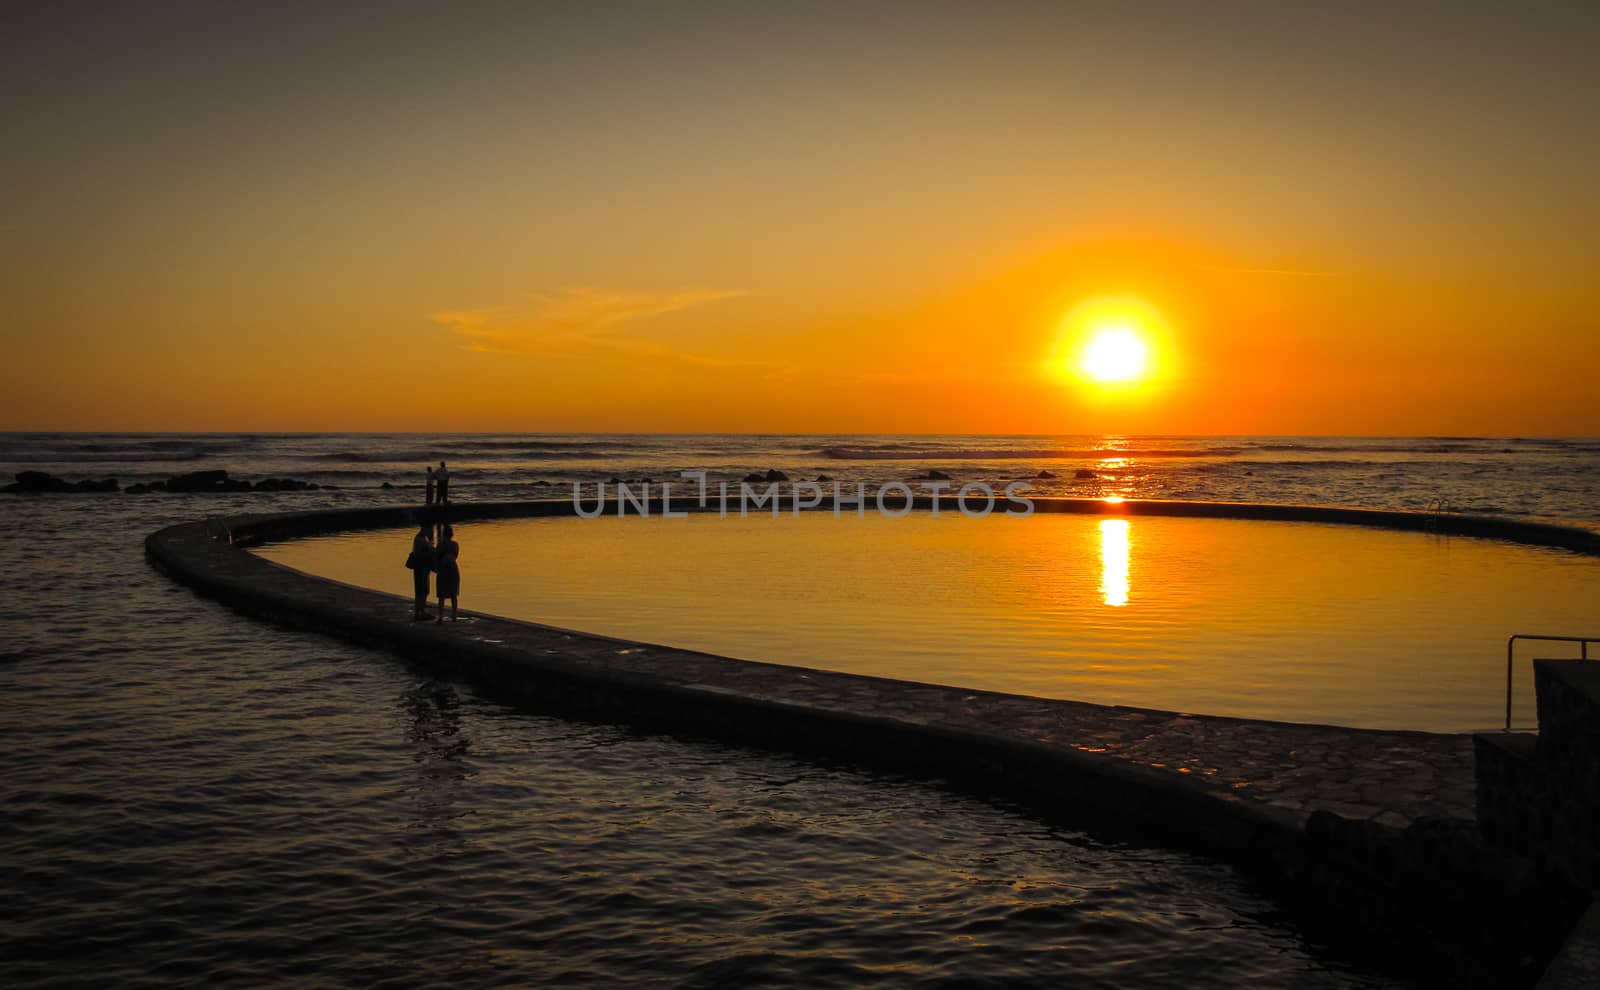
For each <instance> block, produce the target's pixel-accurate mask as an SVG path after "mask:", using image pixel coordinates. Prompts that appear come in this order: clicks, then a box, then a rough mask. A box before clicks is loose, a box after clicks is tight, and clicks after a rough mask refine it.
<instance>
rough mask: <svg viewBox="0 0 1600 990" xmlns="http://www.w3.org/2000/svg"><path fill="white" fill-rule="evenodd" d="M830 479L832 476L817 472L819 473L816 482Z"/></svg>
mask: <svg viewBox="0 0 1600 990" xmlns="http://www.w3.org/2000/svg"><path fill="white" fill-rule="evenodd" d="M832 480H833V479H832V478H830V477H828V476H827V475H825V474H819V475H817V481H818V482H823V481H832Z"/></svg>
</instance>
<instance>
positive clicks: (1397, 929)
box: [146, 499, 1600, 985]
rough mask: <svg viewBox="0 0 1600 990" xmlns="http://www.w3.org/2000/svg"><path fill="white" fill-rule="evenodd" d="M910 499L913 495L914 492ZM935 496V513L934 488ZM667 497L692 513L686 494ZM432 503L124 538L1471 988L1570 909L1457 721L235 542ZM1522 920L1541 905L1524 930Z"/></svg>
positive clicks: (654, 722)
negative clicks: (964, 667) (801, 635)
mask: <svg viewBox="0 0 1600 990" xmlns="http://www.w3.org/2000/svg"><path fill="white" fill-rule="evenodd" d="M1034 503H1035V506H1036V509H1037V511H1041V512H1089V513H1105V514H1128V515H1152V514H1159V515H1187V516H1210V517H1227V518H1243V519H1265V520H1293V521H1310V522H1326V523H1338V524H1349V525H1365V526H1380V527H1384V528H1392V529H1409V530H1427V531H1435V532H1440V533H1448V534H1457V535H1467V536H1475V537H1488V538H1496V539H1505V540H1514V541H1517V542H1521V543H1527V544H1533V545H1539V546H1554V547H1563V548H1566V549H1570V550H1574V551H1577V552H1582V553H1590V554H1597V553H1600V536H1597V534H1596V533H1595V532H1593V531H1590V530H1586V529H1579V528H1572V527H1562V526H1553V525H1545V524H1539V523H1525V522H1518V521H1514V520H1503V519H1494V518H1481V517H1470V516H1459V515H1454V514H1438V515H1432V514H1416V513H1400V512H1384V511H1374V510H1359V509H1338V508H1308V507H1294V506H1274V505H1250V504H1233V503H1214V502H1169V501H1138V502H1120V503H1116V502H1104V501H1099V500H1083V499H1035V500H1034ZM887 504H891V505H893V504H894V503H887ZM899 504H900V505H901V506H903V504H904V503H899ZM931 505H932V502H931V500H929V499H916V500H913V507H915V508H929V507H931ZM940 505H941V509H944V508H948V509H949V510H951V511H954V510H955V509H956V504H955V502H954V500H951V499H944V500H941V502H940ZM671 507H672V509H673V510H674V511H679V510H682V511H694V510H696V509H698V508H699V507H698V506H697V505H695V504H694V503H693V502H692V501H690V500H682V501H679V500H674V502H673V505H672V506H671ZM662 508H665V506H663V505H662V504H661V503H660V501H659V500H658V501H656V502H655V503H653V504H652V511H653V512H655V513H657V514H659V512H660V510H661V509H662ZM824 509H826V506H824ZM609 511H612V512H614V511H615V506H614V505H612V506H610V507H609ZM444 512H445V510H441V509H438V508H432V509H415V508H407V507H385V508H371V509H349V510H330V511H322V512H306V513H293V514H285V515H274V516H242V517H237V518H233V519H227V520H220V521H213V522H206V523H190V524H184V525H179V526H173V527H170V528H167V529H163V530H161V531H159V532H157V533H154V534H152V535H151V536H150V537H148V539H147V540H146V550H147V554H148V556H149V558H150V560H151V561H152V562H153V563H154V564H156V565H157V566H158V567H159V568H160V569H162V570H163V571H165V572H166V573H168V574H170V575H171V576H172V577H174V578H176V579H177V580H179V581H181V582H183V583H185V584H187V585H189V586H191V587H193V588H195V589H196V590H197V591H199V592H200V593H202V594H205V595H207V596H209V597H212V598H216V599H219V600H221V601H223V602H226V603H228V604H230V605H232V606H234V607H236V608H238V609H240V610H242V611H245V612H247V613H250V614H253V615H258V616H261V617H264V618H267V619H270V620H273V621H275V622H279V623H282V624H285V625H288V626H293V627H297V628H304V629H312V630H317V631H321V632H325V633H330V634H332V635H335V636H338V637H341V638H344V639H347V640H352V641H355V642H359V643H364V644H369V645H373V646H378V647H382V648H385V649H388V650H392V651H395V652H398V653H401V654H403V655H405V656H407V657H409V658H411V659H412V660H413V661H415V662H418V663H420V664H422V665H423V666H425V667H427V668H429V669H431V670H433V671H436V672H438V673H440V674H442V675H445V676H451V677H461V678H465V679H469V680H472V681H475V682H478V683H480V684H482V685H485V686H486V687H487V688H488V689H489V690H491V691H493V692H495V693H496V694H497V695H499V696H502V697H505V698H507V699H508V700H513V701H516V702H518V703H523V704H528V705H531V706H534V707H537V708H540V709H545V710H554V711H560V712H564V713H577V714H580V715H585V716H593V717H599V718H605V719H615V720H624V721H629V722H633V723H637V724H642V725H645V726H648V727H652V728H660V729H666V730H670V731H676V732H683V733H688V734H693V735H699V736H707V737H714V738H719V739H724V740H730V741H734V742H739V743H751V744H756V745H762V746H776V747H781V748H784V749H788V750H792V751H799V752H803V753H820V754H827V755H829V756H831V757H836V758H843V759H846V760H849V761H852V762H856V763H861V764H867V765H874V766H885V767H891V768H895V769H902V770H909V771H912V772H917V773H922V774H927V775H932V776H936V777H939V778H942V779H950V780H955V781H960V782H963V783H964V784H967V785H970V786H974V787H977V788H979V789H982V790H984V791H988V792H995V793H1001V794H1005V795H1007V796H1009V797H1011V798H1015V799H1020V800H1024V801H1027V802H1030V803H1032V804H1034V805H1036V806H1039V807H1041V808H1044V809H1048V810H1052V811H1058V812H1064V813H1067V814H1070V815H1072V816H1073V817H1074V818H1076V819H1079V820H1081V819H1082V818H1083V817H1084V816H1090V817H1093V818H1095V819H1097V820H1100V821H1102V822H1111V823H1114V824H1115V825H1116V827H1118V828H1119V829H1124V830H1126V829H1132V830H1134V831H1135V833H1136V834H1144V835H1148V836H1153V837H1157V838H1159V839H1160V841H1163V842H1167V843H1171V844H1177V845H1181V846H1185V847H1191V848H1198V849H1201V850H1204V851H1208V852H1211V853H1214V854H1219V855H1223V856H1225V857H1227V858H1229V859H1232V860H1234V861H1235V862H1241V863H1248V864H1251V865H1253V866H1256V867H1261V868H1265V869H1266V871H1267V874H1268V875H1269V876H1272V877H1276V878H1278V879H1279V880H1288V881H1291V882H1292V883H1294V884H1296V885H1297V886H1298V888H1299V889H1300V890H1301V891H1302V892H1304V891H1312V892H1315V893H1316V895H1317V900H1318V901H1319V903H1322V904H1324V905H1325V906H1332V907H1333V908H1335V909H1337V910H1338V911H1339V913H1340V915H1341V917H1344V918H1346V920H1350V919H1355V920H1356V922H1357V923H1356V927H1357V928H1359V929H1361V930H1362V931H1363V933H1364V934H1365V935H1366V936H1368V937H1376V938H1382V939H1388V940H1395V941H1396V944H1395V945H1394V946H1393V947H1392V948H1393V952H1394V954H1395V957H1396V958H1404V957H1407V956H1408V955H1409V956H1410V957H1415V956H1416V954H1417V946H1416V944H1415V943H1414V942H1413V941H1411V938H1412V936H1413V935H1414V931H1413V925H1415V924H1418V923H1426V927H1427V929H1428V930H1429V931H1432V932H1434V933H1435V934H1437V932H1438V931H1439V930H1440V925H1441V924H1443V925H1444V926H1445V927H1448V928H1449V929H1450V930H1451V934H1450V935H1449V937H1448V938H1445V939H1443V941H1440V942H1438V943H1437V944H1436V945H1435V946H1434V948H1435V949H1436V950H1437V951H1438V952H1440V953H1443V954H1445V956H1447V957H1450V958H1453V959H1455V960H1456V961H1455V962H1454V963H1452V964H1451V965H1452V967H1456V966H1460V967H1461V969H1460V973H1461V976H1462V979H1463V981H1464V982H1462V985H1478V983H1479V980H1480V978H1482V977H1485V976H1487V975H1492V976H1493V978H1494V979H1496V980H1504V979H1507V978H1511V977H1512V976H1513V970H1525V968H1526V966H1527V959H1528V958H1539V957H1540V956H1545V957H1547V956H1548V953H1549V951H1553V950H1548V949H1545V948H1543V945H1544V942H1545V941H1546V940H1547V939H1548V937H1549V936H1548V933H1549V930H1550V924H1559V923H1560V912H1561V911H1570V903H1568V902H1566V901H1561V902H1560V911H1558V912H1557V914H1558V917H1557V918H1555V919H1552V918H1551V917H1550V916H1551V912H1552V911H1555V910H1556V908H1553V907H1552V905H1551V899H1550V896H1549V892H1548V890H1544V889H1542V888H1541V887H1540V886H1539V885H1534V886H1532V887H1530V886H1529V885H1528V875H1527V872H1526V869H1525V868H1524V867H1523V866H1522V865H1519V864H1518V863H1509V865H1508V862H1509V861H1508V860H1506V858H1505V857H1503V856H1502V855H1500V854H1498V853H1496V852H1494V851H1493V850H1490V849H1488V848H1487V847H1486V846H1484V845H1483V844H1482V843H1481V842H1480V841H1479V840H1478V838H1477V824H1476V821H1475V815H1474V800H1475V795H1474V781H1473V763H1472V759H1473V743H1472V738H1471V737H1470V736H1468V735H1441V734H1432V733H1423V732H1392V731H1373V730H1363V729H1349V728H1340V727H1333V726H1317V725H1300V724H1293V723H1280V722H1263V721H1251V720H1245V719H1232V718H1221V717H1213V716H1204V715H1191V714H1183V713H1177V712H1163V711H1153V710H1148V709H1136V708H1124V707H1110V706H1099V705H1088V704H1082V703H1076V702H1069V701H1054V700H1048V699H1039V698H1029V697H1022V696H1017V695H1006V694H998V693H991V692H984V691H973V690H967V689H961V688H952V687H943V686H938V685H929V684H918V683H912V682H904V681H893V680H886V679H882V678H874V677H864V676H859V675H852V674H842V673H835V672H831V671H823V670H816V669H809V668H803V667H794V666H782V665H776V664H766V663H756V662H751V661H744V660H734V659H730V658H726V657H719V656H714V655H710V654H705V653H698V652H695V651H691V650H680V649H676V648H673V647H670V646H661V645H655V644H647V643H638V642H632V641H627V640H619V639H613V638H610V637H605V636H597V635H593V634H588V633H583V632H579V631H574V630H565V629H558V628H553V627H550V626H544V625H540V624H537V623H530V622H519V621H514V620H509V619H504V618H500V617H496V616H489V615H482V614H478V613H470V612H468V613H463V614H466V615H468V616H469V617H470V620H471V621H469V622H466V623H462V624H459V625H457V624H449V623H446V624H442V625H435V624H434V623H431V622H424V623H414V622H412V621H411V602H410V599H408V598H405V597H402V596H398V595H389V594H384V593H382V592H378V591H373V590H370V589H365V588H357V587H353V586H350V585H345V584H340V583H338V582H334V581H330V580H327V579H323V578H318V577H315V576H312V575H309V574H304V573H301V572H299V571H295V570H292V569H290V568H287V567H283V566H280V565H277V564H273V563H271V562H268V561H266V560H264V559H262V558H260V557H258V556H256V555H254V554H251V553H248V552H247V551H246V549H245V548H246V547H248V546H251V545H255V544H260V543H264V542H272V541H277V540H284V539H291V538H295V537H303V536H309V535H314V534H320V533H330V532H338V531H345V530H356V529H375V528H396V529H398V528H400V527H407V526H414V525H416V524H417V522H418V521H419V520H425V521H434V520H438V521H443V519H444ZM448 513H449V520H450V521H451V522H463V521H469V520H480V519H496V518H513V517H526V516H570V515H574V506H573V503H572V502H571V500H561V501H536V502H516V503H480V504H472V503H467V504H462V505H453V506H450V507H449V509H448ZM408 548H409V537H408V535H404V534H397V538H396V552H395V561H396V565H395V566H396V568H397V572H398V569H399V567H400V562H401V561H402V560H403V554H404V552H405V551H406V550H407V549H408ZM1452 878H1455V879H1452ZM1541 882H1542V881H1541ZM1376 908H1381V910H1375V909H1376ZM1358 916H1360V917H1358ZM1361 917H1370V918H1371V919H1372V920H1373V925H1372V926H1370V927H1368V926H1366V925H1365V924H1364V923H1362V922H1361ZM1441 919H1442V921H1441ZM1567 922H1568V923H1570V919H1567ZM1536 923H1542V924H1545V927H1544V929H1543V931H1541V930H1540V929H1539V928H1538V927H1537V925H1536ZM1530 925H1533V926H1534V927H1531V928H1530ZM1559 930H1560V931H1564V930H1565V926H1561V927H1560V928H1559ZM1499 949H1504V954H1505V956H1506V959H1520V960H1521V961H1520V962H1516V963H1513V962H1507V961H1505V960H1500V961H1499V962H1497V963H1496V964H1495V965H1492V966H1490V967H1489V968H1488V969H1485V968H1484V966H1485V965H1487V964H1486V963H1485V961H1484V959H1483V955H1484V953H1485V952H1490V953H1491V954H1494V955H1495V956H1496V959H1499V956H1500V955H1501V953H1499V952H1498V951H1497V950H1499ZM1530 952H1531V953H1532V956H1530V955H1529V953H1530ZM1463 960H1472V962H1470V964H1469V963H1463V962H1462V961H1463ZM1501 963H1503V964H1504V966H1511V967H1512V968H1511V970H1507V969H1505V968H1503V966H1501ZM1512 982H1516V980H1515V979H1512ZM1495 985H1499V984H1495Z"/></svg>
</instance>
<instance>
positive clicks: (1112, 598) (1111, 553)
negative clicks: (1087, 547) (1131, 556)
mask: <svg viewBox="0 0 1600 990" xmlns="http://www.w3.org/2000/svg"><path fill="white" fill-rule="evenodd" d="M1119 501H1120V499H1119ZM1130 529H1131V527H1130V526H1129V525H1128V520H1126V519H1102V520H1100V594H1101V596H1102V597H1103V598H1104V599H1105V603H1106V604H1107V605H1110V606H1111V607H1112V608H1120V607H1122V606H1123V605H1126V604H1128V548H1129V546H1130V542H1129V539H1128V533H1129V530H1130Z"/></svg>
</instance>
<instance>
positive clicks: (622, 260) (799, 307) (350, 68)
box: [0, 0, 1600, 436]
mask: <svg viewBox="0 0 1600 990" xmlns="http://www.w3.org/2000/svg"><path fill="white" fill-rule="evenodd" d="M1394 6H1395V7H1396V8H1397V9H1394V10H1380V9H1377V5H1356V6H1355V7H1350V8H1348V9H1340V7H1339V6H1338V5H1323V4H1314V5H1313V4H1307V5H1287V4H1236V3H1217V4H1174V5H1168V4H1140V3H1130V4H1073V3H1066V2H1059V3H1037V4H1035V3H1007V2H987V3H972V4H951V3H940V2H921V3H848V4H847V3H808V4H794V3H787V4H774V3H763V2H757V0H747V2H743V3H737V4H718V3H710V2H706V3H692V4H690V3H680V4H665V3H652V4H640V5H620V4H606V3H576V4H561V3H539V4H525V3H506V4H470V3H468V4H450V5H443V4H434V5H421V4H418V5H409V4H401V3H384V4H358V3H337V4H313V5H295V4H279V3H273V4H254V5H234V4H195V5H181V4H162V3H141V4H107V5H95V4H86V3H63V4H49V5H46V4H39V5H31V6H29V5H23V4H9V5H6V7H5V9H4V12H3V13H0V77H3V83H4V85H3V87H0V115H3V119H4V134H5V136H6V137H5V142H4V143H5V151H4V153H3V154H0V205H3V211H0V231H3V236H0V290H3V295H4V299H5V305H4V307H3V308H0V320H3V332H4V336H5V340H4V345H5V351H6V353H7V355H8V360H7V361H6V363H5V365H4V371H3V372H0V376H3V378H0V385H3V389H0V430H95V431H101V430H141V431H142V430H157V431H159V430H171V431H199V430H205V431H212V430H215V431H236V430H245V431H268V430H273V431H276V430H284V431H295V430H307V431H339V430H372V431H409V430H418V431H434V430H440V431H480V430H481V431H539V432H546V431H550V432H555V431H596V432H606V431H706V432H828V433H834V432H846V433H881V432H919V433H922V432H933V433H938V432H953V433H990V432H998V433H1054V434H1061V433H1103V432H1111V433H1166V434H1184V433H1194V434H1216V433H1226V434H1387V435H1488V436H1501V435H1519V436H1572V435H1582V436H1594V435H1600V400H1597V396H1600V392H1597V390H1596V382H1597V379H1600V316H1597V314H1600V278H1597V277H1596V274H1597V272H1596V267H1597V262H1600V184H1597V183H1596V182H1595V181H1594V177H1595V176H1596V175H1600V128H1596V127H1595V126H1594V124H1593V121H1592V119H1591V118H1592V106H1593V103H1594V100H1595V97H1596V95H1597V94H1600V69H1597V67H1596V66H1597V65H1600V60H1596V59H1594V58H1592V54H1593V51H1594V50H1595V47H1596V44H1597V43H1600V8H1596V7H1594V6H1592V5H1590V6H1588V7H1587V9H1584V5H1575V4H1571V5H1569V4H1563V5H1537V4H1534V5H1516V6H1515V7H1513V6H1512V5H1506V6H1504V7H1503V8H1502V9H1500V10H1487V9H1479V8H1478V7H1476V6H1475V5H1469V4H1451V5H1425V4H1400V5H1394ZM1085 306H1087V307H1088V308H1089V310H1095V308H1096V307H1100V308H1101V309H1104V308H1105V307H1106V306H1110V307H1112V308H1113V309H1114V308H1116V307H1117V306H1123V307H1124V308H1125V309H1128V311H1130V312H1137V313H1139V314H1143V315H1142V316H1140V317H1139V324H1140V325H1139V327H1138V331H1139V333H1140V334H1141V335H1143V336H1145V337H1146V338H1147V339H1148V341H1149V342H1150V344H1151V347H1152V354H1153V358H1154V360H1153V363H1152V365H1151V368H1150V372H1149V375H1148V377H1146V378H1144V379H1142V380H1140V381H1137V382H1133V383H1128V384H1125V385H1119V386H1115V387H1110V386H1104V385H1099V384H1096V383H1094V382H1090V381H1085V380H1083V379H1082V377H1081V375H1076V374H1074V373H1072V372H1071V371H1070V367H1069V366H1070V363H1071V360H1072V358H1071V355H1072V354H1073V353H1074V348H1076V347H1078V346H1079V344H1080V343H1081V340H1080V337H1081V336H1082V334H1083V333H1087V332H1089V330H1090V329H1092V328H1085V327H1082V326H1078V325H1077V324H1078V323H1081V322H1082V321H1081V320H1077V319H1076V318H1075V317H1074V316H1073V314H1074V313H1079V314H1081V313H1082V312H1085V311H1086V310H1085V309H1084V307H1085Z"/></svg>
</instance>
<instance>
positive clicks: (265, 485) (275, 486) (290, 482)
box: [254, 478, 317, 492]
mask: <svg viewBox="0 0 1600 990" xmlns="http://www.w3.org/2000/svg"><path fill="white" fill-rule="evenodd" d="M254 488H255V490H256V491H258V492H311V491H316V490H317V486H316V485H314V484H312V483H311V482H309V481H300V480H299V479H297V478H263V479H262V480H260V481H258V482H256V483H255V485H254Z"/></svg>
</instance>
